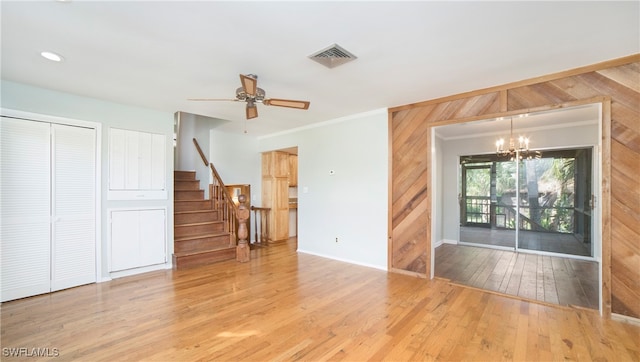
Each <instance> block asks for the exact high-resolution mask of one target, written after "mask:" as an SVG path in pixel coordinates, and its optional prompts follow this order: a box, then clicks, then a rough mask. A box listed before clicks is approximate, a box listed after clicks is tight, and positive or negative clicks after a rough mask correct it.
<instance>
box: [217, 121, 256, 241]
mask: <svg viewBox="0 0 640 362" xmlns="http://www.w3.org/2000/svg"><path fill="white" fill-rule="evenodd" d="M209 145H210V151H209V160H210V162H212V163H213V165H214V166H215V167H216V170H218V173H219V174H220V177H221V178H222V182H224V183H225V184H226V185H232V184H249V185H251V205H253V206H261V205H260V201H261V197H260V195H261V190H262V178H261V175H262V173H261V170H262V169H261V167H262V164H261V162H262V160H261V156H260V152H259V151H258V141H257V139H256V138H255V137H251V136H250V135H246V134H241V135H239V134H233V133H227V132H222V131H218V130H215V129H212V130H210V134H209ZM252 214H253V213H252ZM252 217H253V216H252ZM252 227H253V226H252ZM252 233H253V232H252ZM250 238H251V240H253V239H255V235H250ZM254 241H255V240H254Z"/></svg>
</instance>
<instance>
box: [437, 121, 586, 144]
mask: <svg viewBox="0 0 640 362" xmlns="http://www.w3.org/2000/svg"><path fill="white" fill-rule="evenodd" d="M472 122H474V121H471V122H469V123H472ZM479 122H482V121H479ZM592 124H598V121H597V120H592V121H579V122H571V123H560V124H555V125H554V124H552V125H547V126H539V127H529V128H518V132H521V133H526V132H536V131H546V130H550V129H562V128H573V127H582V126H589V125H592ZM438 127H443V126H438ZM433 128H437V127H433ZM490 136H504V132H485V133H474V134H470V135H462V136H452V137H443V136H440V135H437V137H438V138H439V139H441V140H443V141H456V140H464V139H470V138H483V137H490Z"/></svg>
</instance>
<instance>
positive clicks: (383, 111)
mask: <svg viewBox="0 0 640 362" xmlns="http://www.w3.org/2000/svg"><path fill="white" fill-rule="evenodd" d="M379 114H384V115H388V114H389V111H388V108H380V109H376V110H373V111H369V112H363V113H358V114H352V115H349V116H345V117H339V118H335V119H331V120H328V121H324V122H318V123H313V124H309V125H306V126H301V127H296V128H291V129H288V130H285V131H281V132H275V133H270V134H268V135H264V136H259V137H256V139H258V140H263V139H265V138H272V137H278V136H282V135H286V134H290V133H296V132H300V131H303V130H307V129H313V128H318V127H324V126H328V125H330V124H335V123H341V122H345V121H350V120H353V119H358V118H362V117H367V116H373V115H379Z"/></svg>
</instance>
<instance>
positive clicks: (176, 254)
mask: <svg viewBox="0 0 640 362" xmlns="http://www.w3.org/2000/svg"><path fill="white" fill-rule="evenodd" d="M235 248H236V247H235V246H229V247H225V248H213V249H203V250H195V251H182V252H177V253H173V255H175V256H176V257H178V258H179V257H185V256H193V255H200V254H207V253H212V252H216V251H226V250H229V249H235Z"/></svg>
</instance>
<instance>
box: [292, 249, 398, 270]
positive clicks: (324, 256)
mask: <svg viewBox="0 0 640 362" xmlns="http://www.w3.org/2000/svg"><path fill="white" fill-rule="evenodd" d="M298 252H299V253H303V254H309V255H315V256H319V257H321V258H325V259H331V260H336V261H341V262H344V263H349V264H354V265H360V266H364V267H367V268H373V269H378V270H383V271H387V268H386V267H380V266H378V265H373V264H367V263H360V262H357V261H353V260H349V259H342V258H336V257H334V256H330V255H324V254H319V253H316V252H312V251H307V250H302V249H298Z"/></svg>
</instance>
